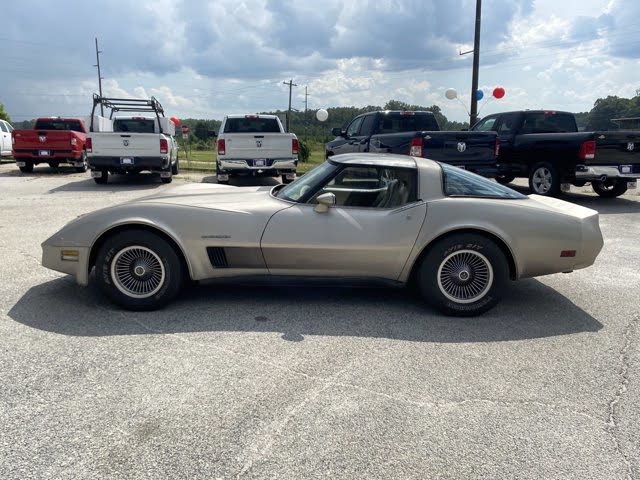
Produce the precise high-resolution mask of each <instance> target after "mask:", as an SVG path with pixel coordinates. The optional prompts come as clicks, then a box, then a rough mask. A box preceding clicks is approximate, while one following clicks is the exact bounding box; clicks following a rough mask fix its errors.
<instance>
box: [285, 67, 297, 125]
mask: <svg viewBox="0 0 640 480" xmlns="http://www.w3.org/2000/svg"><path fill="white" fill-rule="evenodd" d="M282 83H284V84H285V85H289V109H288V110H287V122H286V123H287V128H286V130H287V133H288V132H289V125H290V123H291V89H292V88H293V87H297V86H298V85H296V84H295V83H293V78H292V79H290V80H289V81H288V82H282Z"/></svg>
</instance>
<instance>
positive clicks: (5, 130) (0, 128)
mask: <svg viewBox="0 0 640 480" xmlns="http://www.w3.org/2000/svg"><path fill="white" fill-rule="evenodd" d="M0 130H2V131H3V132H5V133H6V132H8V131H9V129H8V128H7V126H6V125H5V124H4V122H0Z"/></svg>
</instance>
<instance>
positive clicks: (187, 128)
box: [180, 125, 189, 135]
mask: <svg viewBox="0 0 640 480" xmlns="http://www.w3.org/2000/svg"><path fill="white" fill-rule="evenodd" d="M180 128H182V134H183V135H184V134H187V133H189V127H188V126H187V125H182V127H180Z"/></svg>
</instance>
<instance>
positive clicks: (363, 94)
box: [0, 0, 640, 123]
mask: <svg viewBox="0 0 640 480" xmlns="http://www.w3.org/2000/svg"><path fill="white" fill-rule="evenodd" d="M475 3H476V2H475V1H474V0H431V1H429V0H376V1H373V0H371V1H366V0H324V1H322V2H318V1H317V0H295V1H293V0H289V1H286V0H246V1H245V0H211V1H209V0H172V1H167V0H153V1H148V0H136V1H135V2H130V1H125V0H110V1H102V0H94V1H92V2H86V1H72V0H69V1H64V0H59V1H56V2H51V1H46V0H40V1H37V0H22V1H21V2H5V3H4V4H3V6H2V17H3V28H2V30H0V45H2V46H1V47H0V73H1V75H0V102H1V103H3V104H4V106H5V110H6V111H7V112H8V113H9V115H10V116H11V118H12V119H13V120H14V121H20V120H25V119H31V118H35V117H38V116H48V115H60V116H80V115H82V116H84V115H88V114H89V113H90V110H91V95H92V93H93V92H97V90H98V85H97V83H98V82H97V72H96V68H95V67H94V64H95V63H96V62H95V45H94V38H95V37H97V38H98V40H99V42H100V49H101V50H102V51H103V53H102V54H101V57H100V59H101V66H102V76H103V77H104V80H103V91H104V95H105V96H114V97H122V96H126V97H149V96H151V95H154V96H155V97H157V98H158V99H159V100H160V102H161V103H162V104H163V106H164V108H165V111H166V112H167V114H168V115H171V116H177V117H179V118H187V117H191V118H214V119H221V118H222V117H223V116H224V115H225V114H228V113H251V112H259V111H271V110H275V109H281V110H282V109H286V107H287V102H288V87H287V86H285V85H284V84H283V81H285V80H289V79H293V81H294V82H295V83H296V84H297V85H298V86H297V87H294V89H293V107H294V108H296V109H299V110H301V109H304V99H305V88H304V87H305V86H306V87H307V91H308V94H309V96H308V106H309V108H310V109H317V108H327V107H333V106H351V105H353V106H365V105H384V103H386V102H387V101H388V100H390V99H396V100H401V101H404V102H407V103H412V104H420V105H432V104H437V105H439V106H440V107H441V108H442V110H443V113H444V114H445V115H446V116H447V117H448V118H449V119H451V120H459V121H462V120H468V114H467V110H468V109H469V96H470V92H471V64H472V55H464V56H461V55H459V52H460V51H467V50H470V49H472V48H473V32H474V21H475ZM25 12H28V13H25ZM479 85H480V88H481V89H482V90H483V91H484V93H485V99H484V100H483V101H481V102H480V105H479V108H480V115H481V116H482V115H486V114H489V113H493V112H499V111H506V110H515V109H524V108H530V109H533V108H546V109H556V110H569V111H588V110H590V109H591V107H592V106H593V103H594V101H595V100H596V99H597V98H599V97H605V96H607V95H618V96H622V97H632V96H633V95H634V94H635V92H636V90H637V89H640V0H484V1H483V10H482V32H481V49H480V82H479ZM495 86H502V87H504V88H505V90H506V95H505V97H504V98H503V99H501V100H495V99H493V98H491V95H490V94H491V92H492V90H493V88H494V87H495ZM447 88H455V89H456V90H457V91H458V93H459V100H446V99H445V97H444V92H445V90H446V89H447ZM328 123H331V122H330V119H329V122H328Z"/></svg>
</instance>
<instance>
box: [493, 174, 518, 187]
mask: <svg viewBox="0 0 640 480" xmlns="http://www.w3.org/2000/svg"><path fill="white" fill-rule="evenodd" d="M515 178H516V177H514V176H513V175H498V176H497V177H496V182H498V183H499V184H501V185H506V184H507V183H511V182H513V180H514V179H515Z"/></svg>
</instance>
